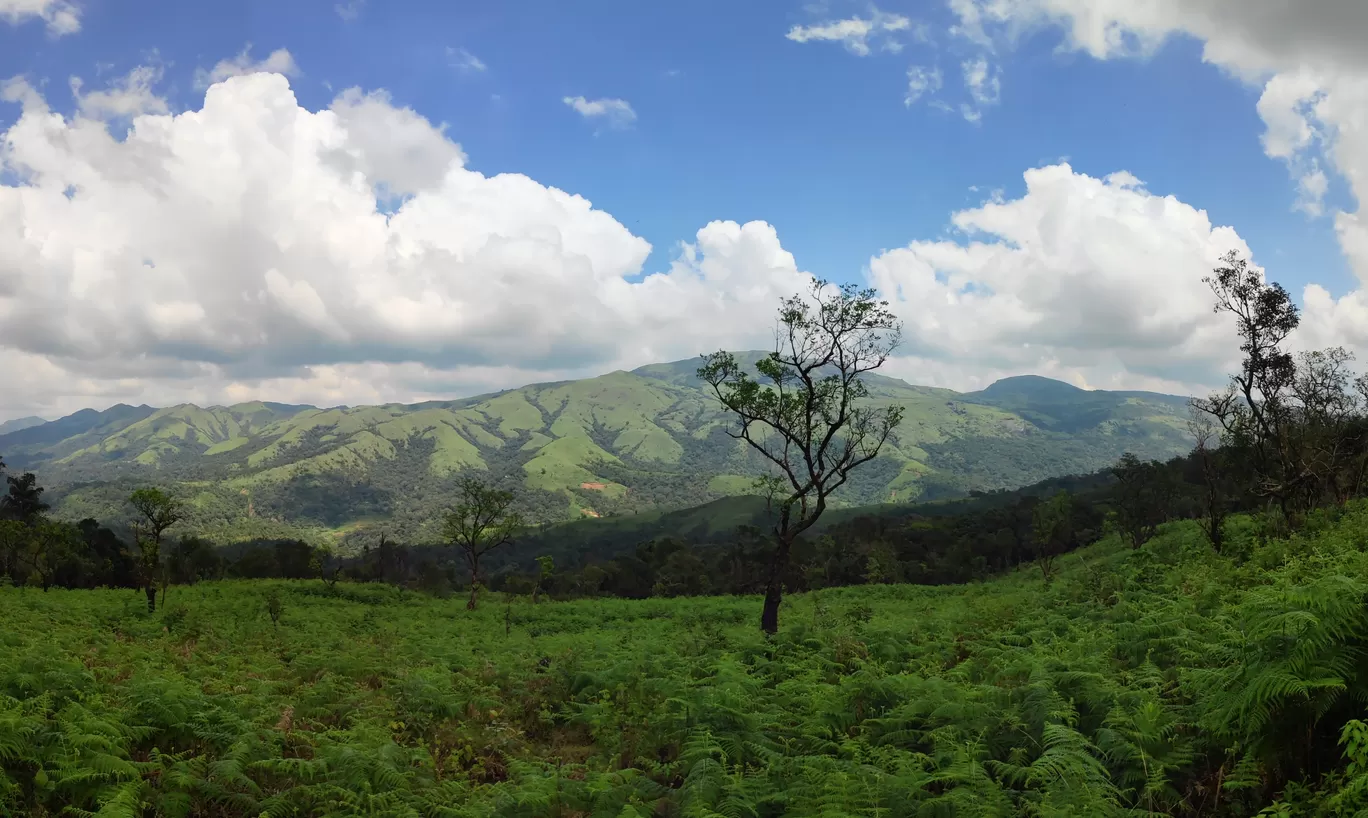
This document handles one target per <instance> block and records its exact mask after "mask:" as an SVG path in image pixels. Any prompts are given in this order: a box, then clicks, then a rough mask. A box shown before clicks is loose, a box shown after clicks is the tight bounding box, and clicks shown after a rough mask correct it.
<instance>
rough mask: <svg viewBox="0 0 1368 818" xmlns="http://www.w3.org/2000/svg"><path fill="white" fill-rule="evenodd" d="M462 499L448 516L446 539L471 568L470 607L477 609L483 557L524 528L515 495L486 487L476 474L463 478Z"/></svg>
mask: <svg viewBox="0 0 1368 818" xmlns="http://www.w3.org/2000/svg"><path fill="white" fill-rule="evenodd" d="M458 491H459V492H460V496H461V501H460V503H458V504H457V505H456V508H455V509H453V510H452V511H451V512H450V513H448V514H447V516H446V525H445V531H446V536H447V539H449V540H451V542H452V544H453V545H455V546H456V547H457V548H460V549H461V553H462V554H464V555H465V560H466V566H467V567H468V568H470V599H469V601H467V602H466V609H467V610H471V611H473V610H475V603H476V601H477V599H478V597H479V592H480V580H481V577H480V558H481V557H483V556H484V555H485V554H488V553H489V552H490V551H493V550H494V549H495V548H498V547H499V546H501V545H507V544H508V543H510V542H512V541H513V532H515V531H517V530H518V529H519V528H521V527H522V518H521V517H520V516H519V515H518V514H517V513H516V512H514V511H512V510H511V509H512V506H513V495H512V493H510V492H507V491H499V490H498V489H492V488H488V487H486V486H485V485H484V484H483V483H481V482H480V481H479V480H476V479H475V478H473V477H463V478H461V483H460V487H459V489H458Z"/></svg>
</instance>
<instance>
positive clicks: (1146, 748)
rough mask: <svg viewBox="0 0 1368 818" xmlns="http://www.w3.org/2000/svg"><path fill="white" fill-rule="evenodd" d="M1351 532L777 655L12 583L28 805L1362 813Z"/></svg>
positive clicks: (7, 791) (224, 597)
mask: <svg viewBox="0 0 1368 818" xmlns="http://www.w3.org/2000/svg"><path fill="white" fill-rule="evenodd" d="M1334 517H1335V518H1336V519H1331V517H1330V516H1327V515H1321V516H1317V517H1314V518H1313V519H1311V520H1310V521H1309V522H1308V523H1307V525H1306V526H1305V527H1304V528H1303V530H1302V532H1301V533H1299V534H1296V535H1293V536H1292V537H1290V538H1286V539H1279V538H1276V537H1269V536H1266V535H1265V534H1264V533H1263V532H1261V531H1260V528H1259V523H1257V522H1256V521H1255V520H1254V519H1251V518H1243V517H1241V518H1235V519H1233V520H1231V521H1230V524H1229V531H1230V540H1229V544H1228V546H1227V554H1226V555H1217V554H1215V553H1213V552H1212V550H1211V548H1210V546H1209V545H1208V544H1207V543H1206V541H1205V539H1204V538H1203V537H1202V536H1201V534H1200V532H1199V531H1198V529H1197V527H1196V524H1195V523H1192V522H1187V521H1182V522H1175V523H1171V524H1169V525H1167V526H1166V527H1165V528H1164V529H1163V531H1162V532H1161V534H1160V535H1159V536H1158V537H1157V538H1155V539H1154V540H1151V541H1150V542H1149V543H1147V544H1146V545H1145V546H1144V547H1143V548H1141V549H1138V550H1132V549H1130V548H1129V547H1127V546H1124V545H1123V544H1122V543H1121V542H1120V541H1118V540H1117V539H1116V538H1115V537H1111V536H1109V537H1106V538H1104V539H1103V540H1102V541H1101V542H1099V543H1097V544H1095V545H1092V546H1089V547H1087V548H1084V549H1081V550H1078V551H1075V552H1072V553H1070V554H1068V555H1065V556H1064V557H1062V558H1060V561H1059V562H1060V564H1059V570H1058V574H1057V575H1056V577H1055V578H1054V579H1053V581H1051V582H1050V583H1048V584H1046V583H1045V582H1044V581H1043V579H1042V576H1041V573H1040V572H1039V571H1038V570H1035V569H1034V567H1032V566H1029V565H1028V566H1023V567H1022V568H1020V569H1018V570H1016V571H1015V572H1013V573H1010V574H1008V575H1005V576H1001V577H999V578H995V579H991V580H988V581H986V582H982V583H976V584H972V585H963V586H942V587H938V588H931V587H921V586H914V585H874V586H863V587H855V588H838V589H826V590H823V591H819V592H813V593H808V594H804V595H796V596H793V597H792V598H791V599H790V601H789V603H788V604H787V605H786V608H785V611H786V618H785V620H784V627H783V628H782V630H781V631H780V633H779V634H778V635H777V636H776V637H774V638H773V639H768V640H767V639H765V638H764V637H762V636H761V635H760V634H758V633H757V632H756V630H755V627H754V620H755V614H756V611H757V609H758V607H759V600H758V599H757V598H755V597H711V598H679V599H649V600H642V601H629V600H613V599H591V600H581V601H568V602H555V601H542V602H541V603H540V604H535V605H534V604H532V603H531V602H530V600H529V599H528V598H527V597H518V598H512V597H508V598H505V599H499V598H497V597H488V598H487V602H486V604H484V605H482V606H481V607H480V608H479V609H478V610H477V611H474V612H470V611H466V610H465V609H464V607H463V605H464V601H463V600H462V599H461V598H459V597H452V598H447V599H440V598H434V597H431V596H426V595H423V594H419V593H415V592H412V591H405V590H401V589H398V588H395V587H392V586H385V585H380V584H359V583H340V584H338V585H337V586H336V587H335V588H332V589H330V588H328V587H327V586H326V585H325V584H324V583H323V582H321V581H316V580H315V581H286V580H264V581H247V580H238V581H215V582H206V583H200V584H197V585H193V586H175V587H173V588H171V590H170V592H169V595H168V598H167V600H166V603H165V606H164V607H161V608H159V610H158V612H157V613H156V614H151V615H149V614H148V612H147V610H146V606H145V604H144V600H143V597H142V595H141V593H139V592H137V591H132V590H96V591H83V590H60V589H54V590H51V591H48V592H43V591H40V590H37V589H34V588H13V587H6V588H3V589H0V622H3V623H4V624H3V637H0V812H3V813H4V814H8V815H25V816H43V815H58V814H71V815H100V816H119V815H122V816H150V815H158V816H161V815H166V816H249V815H250V816H255V815H270V816H288V815H296V816H306V815H307V816H316V815H317V816H322V815H339V816H340V815H376V816H381V815H383V816H604V817H605V818H608V817H611V818H619V817H623V818H625V817H626V816H648V815H662V816H663V815H680V816H728V818H735V816H780V815H786V816H830V817H831V818H835V817H836V816H885V817H889V818H891V816H929V815H954V816H959V815H966V816H972V815H984V816H999V815H1004V816H1005V815H1041V816H1065V815H1097V816H1106V815H1156V814H1160V815H1167V814H1172V815H1180V814H1183V815H1242V816H1249V815H1254V814H1256V813H1259V811H1260V810H1261V809H1266V810H1267V811H1266V812H1265V813H1262V814H1268V815H1287V816H1294V815H1321V814H1324V815H1355V814H1362V813H1361V812H1359V810H1361V809H1363V808H1364V807H1365V806H1368V798H1364V797H1362V796H1360V795H1358V793H1359V792H1361V791H1364V790H1368V776H1365V762H1368V758H1366V757H1365V756H1368V730H1364V728H1363V725H1362V724H1361V723H1360V722H1358V721H1356V720H1355V719H1357V718H1358V717H1359V716H1361V715H1362V712H1363V707H1364V705H1363V701H1364V699H1363V694H1364V692H1365V691H1366V690H1368V684H1366V681H1365V677H1364V675H1363V668H1364V667H1365V654H1364V649H1363V648H1364V644H1365V641H1364V640H1365V636H1368V607H1365V601H1368V582H1365V577H1368V553H1366V552H1365V549H1366V548H1368V505H1365V504H1364V503H1362V502H1357V501H1356V502H1355V503H1352V504H1350V506H1349V507H1348V508H1347V509H1345V510H1343V511H1340V512H1335V514H1334ZM1341 738H1343V739H1345V741H1344V742H1342V743H1341V742H1340V739H1341ZM1327 747H1328V748H1329V749H1328V750H1327ZM1346 760H1347V761H1348V765H1347V766H1346V764H1345V761H1346ZM1323 774H1324V775H1323ZM1279 799H1281V800H1279ZM1275 802H1276V803H1275Z"/></svg>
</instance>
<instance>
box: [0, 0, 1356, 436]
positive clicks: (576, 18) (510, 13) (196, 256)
mask: <svg viewBox="0 0 1368 818" xmlns="http://www.w3.org/2000/svg"><path fill="white" fill-rule="evenodd" d="M1366 35H1368V4H1365V3H1362V2H1360V0H1303V1H1302V2H1300V3H1298V4H1289V3H1287V2H1285V0H1151V2H1147V3H1136V2H1134V0H931V1H930V2H894V0H885V1H884V2H881V3H879V4H878V5H874V4H870V3H865V2H841V1H840V0H825V1H824V2H820V1H819V2H809V3H802V2H793V3H787V2H780V0H771V1H770V2H765V3H734V2H728V3H725V4H724V3H722V2H719V1H715V0H698V1H697V2H692V3H681V4H640V3H629V2H626V1H625V0H615V1H614V2H608V1H607V0H586V1H585V2H580V3H573V4H571V3H563V2H555V1H554V0H506V2H469V3H445V2H437V1H436V0H390V2H386V3H380V2H376V0H370V2H367V0H343V1H342V2H338V0H294V2H291V3H276V2H271V3H267V2H250V1H248V2H240V3H234V4H199V3H174V2H164V1H160V0H158V1H156V2H154V1H153V0H122V2H119V3H114V2H111V0H0V420H3V419H6V418H13V417H20V416H25V415H39V416H41V417H45V418H55V417H58V416H60V415H64V414H68V413H70V412H72V411H75V410H77V409H80V408H84V407H93V408H100V409H102V408H105V407H107V406H110V405H113V404H115V403H132V404H140V403H148V404H152V405H154V406H168V405H174V404H179V403H185V402H191V403H197V404H199V405H210V404H231V403H237V402H241V401H248V400H276V401H283V402H302V403H312V404H316V405H337V404H348V405H358V404H367V403H381V402H411V401H419V400H428V399H434V398H450V397H458V396H465V395H471V394H477V393H482V392H487V391H491V390H496V389H501V388H509V387H515V386H519V385H522V384H526V383H531V382H539V381H548V380H559V379H564V378H573V377H585V376H591V375H596V374H600V373H604V372H608V371H612V370H615V369H630V368H633V367H636V366H640V365H642V364H646V363H651V362H656V361H664V360H676V359H681V358H687V357H691V356H693V355H697V354H700V353H703V352H707V351H711V350H715V349H718V348H730V349H737V348H758V347H764V346H766V345H768V344H769V343H771V342H772V331H773V325H774V318H775V312H776V308H777V306H778V303H779V300H780V299H781V298H783V297H784V296H787V295H792V294H794V293H795V292H799V291H802V290H804V289H806V286H807V283H808V282H809V281H811V279H812V277H814V276H815V277H818V278H821V279H825V280H829V281H835V282H852V283H857V284H860V285H863V286H870V287H873V288H875V289H876V290H878V292H879V294H880V295H881V297H883V298H885V299H887V300H888V301H889V302H890V306H891V308H892V309H893V310H894V312H895V313H896V314H897V315H898V317H899V318H900V319H901V320H902V322H903V325H904V339H905V341H904V343H903V345H902V346H901V347H900V348H899V350H898V352H897V355H896V356H895V357H894V358H893V359H892V360H890V361H889V362H888V364H887V365H886V371H887V373H888V374H890V375H893V376H896V377H902V378H905V379H907V380H909V381H912V382H914V383H922V384H929V385H936V386H946V387H950V388H954V389H960V390H971V389H977V388H982V387H983V386H986V385H987V384H989V383H991V382H992V381H993V380H996V379H997V378H1000V377H1006V376H1010V375H1019V374H1041V375H1047V376H1050V377H1056V378H1059V379H1061V380H1066V381H1069V382H1071V383H1074V384H1077V385H1079V386H1083V387H1085V388H1127V389H1153V390H1157V391H1165V392H1171V393H1177V394H1200V393H1202V392H1203V391H1205V390H1209V389H1212V388H1216V387H1219V386H1220V385H1221V384H1222V382H1223V381H1224V379H1225V377H1226V373H1228V372H1229V371H1231V368H1232V367H1233V366H1234V365H1235V364H1236V363H1237V362H1238V347H1237V341H1236V340H1235V339H1234V336H1233V330H1232V326H1231V324H1230V322H1229V321H1228V320H1227V319H1226V318H1224V317H1222V316H1220V315H1217V314H1215V313H1213V311H1212V309H1211V305H1212V297H1211V294H1210V292H1209V291H1208V290H1207V289H1206V286H1205V285H1204V284H1203V283H1202V281H1201V279H1202V277H1203V276H1204V275H1206V274H1208V273H1209V272H1210V270H1211V269H1212V267H1213V266H1215V264H1216V263H1217V260H1218V259H1219V258H1220V257H1221V255H1222V254H1224V253H1225V252H1227V251H1230V250H1235V251H1236V252H1238V253H1239V254H1241V255H1242V256H1243V257H1246V258H1249V259H1250V260H1251V262H1252V263H1254V264H1255V265H1256V266H1258V267H1260V268H1262V269H1263V270H1264V271H1265V273H1266V275H1267V276H1268V277H1269V278H1270V279H1272V280H1276V281H1278V282H1280V283H1282V284H1283V285H1284V286H1286V287H1287V288H1288V290H1289V291H1290V292H1291V293H1292V294H1293V296H1294V298H1295V299H1296V301H1297V302H1298V304H1299V305H1301V307H1302V310H1303V323H1302V327H1301V329H1300V330H1299V331H1298V333H1297V335H1296V336H1295V337H1294V338H1293V339H1292V344H1293V346H1294V347H1297V348H1300V349H1309V348H1323V347H1326V346H1332V345H1342V346H1345V347H1347V348H1349V349H1350V350H1352V351H1356V352H1358V353H1359V355H1360V358H1363V357H1365V356H1368V297H1366V296H1365V295H1364V292H1363V290H1362V287H1363V280H1364V278H1365V277H1366V276H1368V226H1365V225H1364V224H1363V223H1362V221H1361V219H1360V217H1359V208H1360V204H1359V202H1360V201H1361V200H1362V199H1363V198H1364V193H1365V191H1368V51H1365V50H1364V49H1362V48H1361V43H1362V40H1363V38H1364V36H1366Z"/></svg>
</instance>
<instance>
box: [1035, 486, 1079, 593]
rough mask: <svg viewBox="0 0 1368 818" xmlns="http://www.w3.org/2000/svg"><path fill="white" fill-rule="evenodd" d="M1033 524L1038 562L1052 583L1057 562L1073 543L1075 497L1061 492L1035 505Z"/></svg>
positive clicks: (1047, 580) (1042, 571) (1047, 582)
mask: <svg viewBox="0 0 1368 818" xmlns="http://www.w3.org/2000/svg"><path fill="white" fill-rule="evenodd" d="M1033 518H1034V525H1033V526H1032V529H1033V531H1032V533H1033V540H1034V541H1035V547H1036V564H1037V565H1039V566H1040V573H1041V575H1042V576H1044V578H1045V583H1046V584H1047V585H1048V584H1049V583H1050V580H1052V579H1054V561H1055V558H1056V557H1058V556H1059V555H1060V554H1063V553H1064V552H1065V551H1067V550H1068V549H1069V547H1070V546H1071V545H1072V544H1073V540H1074V515H1073V498H1072V497H1071V496H1070V495H1069V493H1068V492H1067V491H1061V492H1059V493H1058V494H1056V495H1054V496H1053V497H1050V498H1049V499H1047V500H1044V501H1042V502H1041V503H1039V504H1037V505H1036V506H1035V509H1034V512H1033Z"/></svg>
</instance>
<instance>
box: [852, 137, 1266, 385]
mask: <svg viewBox="0 0 1368 818" xmlns="http://www.w3.org/2000/svg"><path fill="white" fill-rule="evenodd" d="M1025 181H1026V192H1025V194H1024V195H1022V196H1021V197H1020V198H1017V199H1011V200H1001V201H989V202H987V203H985V204H984V205H982V206H981V207H977V208H973V209H970V210H964V211H961V212H958V213H956V214H954V216H953V217H952V224H953V225H954V227H955V228H956V230H957V231H958V233H959V238H958V240H951V239H947V240H940V241H914V242H912V243H911V244H909V245H908V246H906V247H903V248H899V249H896V250H891V251H888V252H885V253H882V254H880V255H879V256H877V257H875V258H874V259H873V260H872V261H871V263H870V275H871V281H872V283H873V284H874V285H875V286H876V287H877V288H878V289H879V290H880V291H881V292H882V293H883V294H884V295H885V297H887V298H889V299H890V301H891V302H892V304H893V307H894V309H895V311H897V312H898V314H899V315H900V316H901V317H902V318H903V320H904V321H905V322H906V326H907V332H906V336H907V347H906V349H905V352H906V353H907V355H909V356H910V358H909V359H908V360H904V361H901V362H899V364H898V367H899V369H900V370H901V371H904V372H906V373H908V374H909V375H911V376H912V377H914V378H918V379H921V380H933V379H936V378H937V374H936V373H937V372H938V371H941V370H943V369H944V368H945V367H946V365H947V364H950V365H953V366H955V367H958V368H960V369H962V370H963V369H967V370H969V371H970V372H971V373H973V374H975V375H980V376H981V375H982V374H983V373H1000V374H1020V373H1022V372H1042V373H1053V374H1056V375H1063V376H1064V377H1065V378H1066V379H1067V380H1071V381H1073V382H1076V383H1091V384H1114V383H1121V382H1125V383H1129V384H1131V385H1132V386H1134V385H1137V384H1139V385H1149V386H1150V387H1166V388H1171V389H1195V388H1199V387H1200V386H1202V385H1210V384H1216V383H1220V382H1221V381H1222V380H1223V377H1224V373H1225V372H1227V371H1228V366H1229V365H1230V363H1231V361H1232V354H1234V353H1236V352H1237V345H1236V342H1235V341H1234V336H1233V333H1232V332H1231V327H1230V325H1229V323H1228V322H1227V321H1225V320H1224V319H1223V318H1222V317H1220V316H1217V315H1215V314H1213V313H1212V311H1211V292H1210V290H1208V289H1207V287H1206V285H1204V284H1203V283H1202V277H1203V276H1205V275H1207V274H1208V273H1210V271H1211V269H1212V267H1214V266H1215V264H1216V263H1217V260H1218V259H1219V258H1220V256H1221V255H1222V254H1223V253H1225V252H1226V251H1228V250H1237V251H1239V252H1242V253H1246V254H1247V253H1248V252H1249V250H1248V247H1247V246H1246V245H1245V242H1244V241H1243V240H1242V239H1241V238H1240V236H1239V235H1238V234H1237V233H1236V232H1235V230H1234V229H1232V228H1230V227H1223V226H1217V225H1213V224H1212V223H1211V221H1210V220H1209V219H1208V217H1207V214H1206V213H1205V212H1204V211H1201V210H1198V209H1197V208H1194V207H1192V206H1190V205H1187V204H1184V203H1183V202H1180V201H1178V200H1177V199H1174V198H1173V197H1171V196H1161V195H1157V194H1152V193H1150V192H1149V191H1147V190H1146V189H1145V188H1144V186H1143V185H1142V184H1141V183H1140V181H1139V180H1138V179H1136V178H1135V177H1134V176H1133V175H1131V174H1129V173H1126V172H1118V173H1114V174H1111V175H1110V176H1107V177H1105V178H1102V179H1098V178H1094V177H1090V176H1088V175H1086V174H1082V173H1078V172H1076V171H1074V170H1073V169H1072V168H1071V167H1069V166H1068V165H1067V164H1060V165H1053V166H1048V167H1042V168H1036V169H1033V170H1030V171H1028V172H1027V173H1026V174H1025ZM941 377H942V378H943V375H942V376H941ZM960 377H961V380H960V381H959V383H960V384H963V383H964V380H963V377H964V376H963V375H961V376H960ZM952 383H953V381H952ZM947 385H949V384H947Z"/></svg>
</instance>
